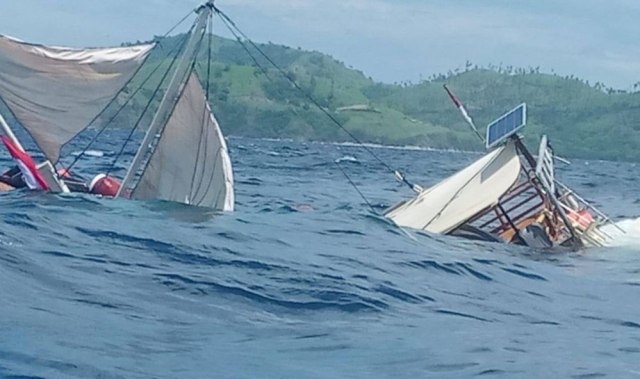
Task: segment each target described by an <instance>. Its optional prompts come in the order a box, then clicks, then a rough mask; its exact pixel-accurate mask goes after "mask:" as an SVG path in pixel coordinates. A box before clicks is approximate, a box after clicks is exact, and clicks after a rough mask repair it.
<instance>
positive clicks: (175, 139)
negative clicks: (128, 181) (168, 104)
mask: <svg viewBox="0 0 640 379" xmlns="http://www.w3.org/2000/svg"><path fill="white" fill-rule="evenodd" d="M134 169H135V168H134ZM132 197H133V198H135V199H140V200H150V199H161V200H168V201H176V202H179V203H185V204H192V205H198V206H203V207H210V208H214V209H219V210H224V211H232V210H233V204H234V194H233V172H232V170H231V159H230V158H229V153H228V151H227V144H226V142H225V140H224V137H223V136H222V132H221V131H220V127H219V126H218V123H217V121H216V120H215V118H214V117H213V114H212V113H211V108H210V107H209V104H207V102H206V99H205V95H204V90H203V89H202V86H201V85H200V81H199V80H198V77H197V76H196V75H195V74H191V76H190V77H189V80H188V82H187V84H186V87H185V88H184V91H183V92H182V94H181V96H180V98H179V100H178V103H177V104H176V107H175V109H174V111H173V113H172V114H171V117H170V118H169V121H168V122H167V125H166V126H165V127H164V130H163V132H162V136H161V137H160V140H159V141H158V144H157V146H156V148H155V150H154V152H153V154H152V155H151V158H150V159H149V162H148V163H147V166H146V168H145V170H144V172H143V174H142V176H141V177H140V180H139V181H138V184H137V185H136V187H135V189H134V190H133V193H132Z"/></svg>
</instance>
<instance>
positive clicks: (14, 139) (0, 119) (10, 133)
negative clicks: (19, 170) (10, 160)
mask: <svg viewBox="0 0 640 379" xmlns="http://www.w3.org/2000/svg"><path fill="white" fill-rule="evenodd" d="M0 124H2V129H3V130H4V134H6V135H7V137H9V138H10V139H11V142H13V144H14V145H16V147H18V148H19V149H20V150H22V151H24V148H23V147H22V144H21V143H20V141H18V138H17V137H16V135H15V134H13V130H11V128H10V127H9V124H7V121H6V120H5V119H4V117H2V114H1V113H0Z"/></svg>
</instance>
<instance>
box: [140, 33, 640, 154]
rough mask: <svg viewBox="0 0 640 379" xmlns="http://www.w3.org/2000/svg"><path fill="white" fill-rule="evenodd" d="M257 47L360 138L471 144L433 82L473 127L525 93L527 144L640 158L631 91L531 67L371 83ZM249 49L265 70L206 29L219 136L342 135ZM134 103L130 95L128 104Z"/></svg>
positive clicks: (317, 56)
mask: <svg viewBox="0 0 640 379" xmlns="http://www.w3.org/2000/svg"><path fill="white" fill-rule="evenodd" d="M179 38H181V37H173V38H169V39H165V40H164V41H163V42H162V44H161V46H162V49H158V52H157V53H156V54H155V55H154V56H152V57H151V58H150V59H149V62H148V64H147V65H146V68H145V69H146V70H150V69H151V67H154V66H155V65H156V64H157V63H158V60H159V59H161V60H163V61H165V63H164V64H168V61H169V59H168V58H167V57H168V56H170V55H171V52H172V51H175V49H174V47H175V46H176V44H177V42H178V39H179ZM259 46H260V48H261V49H263V50H264V52H265V53H266V54H267V55H268V56H270V57H271V58H272V59H273V60H274V61H275V62H276V63H277V64H278V65H279V66H280V67H282V68H283V69H284V70H285V71H286V73H287V75H288V76H290V77H291V78H292V79H294V80H295V81H296V82H297V83H298V84H299V85H300V86H301V87H302V88H303V89H304V90H305V91H306V92H308V93H309V94H311V96H312V97H313V98H314V99H316V100H317V101H318V103H320V105H321V106H322V107H324V108H325V109H326V110H328V111H329V112H331V114H332V115H334V116H335V117H336V118H337V119H338V120H339V121H340V122H341V123H342V124H343V125H344V126H345V127H346V128H347V129H348V130H349V131H350V132H351V133H353V134H354V135H355V136H357V137H358V138H359V139H361V140H362V141H366V142H373V143H380V144H391V145H420V146H429V147H436V148H456V149H465V150H481V149H482V145H481V143H480V141H479V140H478V138H477V136H475V135H474V134H473V133H472V132H471V131H470V130H469V128H468V126H467V125H466V124H465V123H464V121H463V120H462V118H461V117H460V114H459V113H458V111H457V110H456V109H455V107H454V106H453V104H452V103H451V102H450V100H449V99H448V97H447V95H446V93H445V92H444V90H443V89H442V85H443V84H445V83H446V84H448V85H449V86H450V87H451V88H452V89H453V90H454V92H455V93H456V94H457V95H458V97H460V99H462V101H463V102H464V103H465V104H466V106H467V109H468V111H469V113H470V114H471V115H472V117H473V118H474V120H475V121H476V124H477V125H478V127H479V128H480V129H481V130H482V132H483V133H484V127H485V125H486V124H487V123H489V122H490V121H492V120H493V119H495V118H497V117H498V116H500V115H501V114H502V113H504V112H505V111H508V110H510V109H511V108H513V107H514V106H516V105H518V104H519V103H521V102H526V103H527V105H528V107H529V110H528V126H527V128H525V131H524V134H525V136H526V137H527V139H528V140H529V141H528V142H529V143H531V144H532V145H530V146H534V145H535V144H536V141H537V140H538V138H539V136H540V134H542V133H546V134H548V135H549V136H550V138H551V139H552V142H553V145H554V147H555V149H556V151H557V152H558V153H559V154H561V155H564V156H569V157H581V158H592V159H614V160H633V161H639V160H640V149H639V147H640V93H625V92H620V91H613V90H606V89H605V88H604V86H603V85H601V84H600V83H597V84H596V85H589V83H588V82H584V81H582V80H579V79H576V78H573V77H570V78H568V77H560V76H557V75H550V74H542V73H539V72H538V71H537V70H535V69H529V70H524V69H515V70H514V69H512V68H508V69H502V68H491V69H482V68H474V67H471V64H467V69H465V70H460V71H458V72H450V73H448V74H447V75H434V76H433V77H432V78H430V79H429V80H426V81H423V82H422V83H419V84H393V85H392V84H381V83H376V82H374V81H373V80H372V79H371V78H367V77H366V76H365V75H364V74H363V73H362V72H360V71H358V70H355V69H351V68H348V67H346V66H345V65H344V64H343V63H342V62H339V61H337V60H335V59H333V58H331V57H329V56H327V55H324V54H321V53H319V52H309V51H303V50H300V49H292V48H289V47H285V46H280V45H274V44H271V43H269V44H261V45H259ZM252 53H253V54H254V55H255V56H256V57H257V58H258V62H259V63H260V65H261V66H263V67H265V68H266V69H267V72H268V74H269V75H268V76H265V75H264V73H263V72H262V71H261V70H260V69H259V68H258V67H257V66H256V65H255V63H254V61H253V60H252V58H251V57H250V56H249V55H248V54H247V52H246V51H245V50H244V49H243V48H242V46H241V45H240V44H239V43H237V42H236V41H231V40H227V39H223V38H219V37H214V38H213V40H212V43H211V56H212V57H213V60H214V62H215V63H214V64H213V65H212V67H211V75H210V78H211V80H210V83H209V89H210V94H211V96H210V97H211V103H212V107H213V109H214V112H215V114H216V117H217V118H218V120H219V121H220V124H221V127H222V129H223V131H224V133H225V134H226V135H235V136H251V137H273V138H290V139H297V140H322V141H351V139H350V137H349V136H348V135H347V134H346V133H344V132H343V131H341V130H340V129H339V128H338V127H337V126H336V125H335V124H334V123H333V122H332V121H331V120H330V119H329V118H328V117H326V115H324V114H322V112H320V111H319V110H318V109H317V108H316V107H315V106H314V105H313V104H312V103H311V101H309V99H307V98H306V97H305V96H304V95H303V94H301V93H300V92H299V91H298V90H297V89H296V88H294V87H293V86H292V85H291V84H290V83H289V82H288V81H287V80H286V78H284V77H283V76H282V75H281V74H280V73H279V72H278V71H277V70H275V69H274V68H273V67H271V66H270V65H269V64H268V62H266V61H265V60H264V59H262V58H261V57H260V56H259V54H258V53H257V52H255V51H252ZM207 55H208V49H207V48H206V47H205V48H203V49H201V55H200V57H199V64H198V66H197V69H198V72H199V74H200V78H202V79H204V78H206V77H207V75H206V61H207ZM145 69H143V72H142V74H144V73H145ZM147 72H148V71H147ZM141 76H142V75H141ZM204 85H205V87H206V83H205V84H204ZM145 91H146V92H147V96H149V95H150V92H149V90H145ZM142 105H143V102H142V101H140V102H139V103H137V107H136V108H138V109H139V107H141V106H142Z"/></svg>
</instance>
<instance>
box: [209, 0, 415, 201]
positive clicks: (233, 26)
mask: <svg viewBox="0 0 640 379" xmlns="http://www.w3.org/2000/svg"><path fill="white" fill-rule="evenodd" d="M213 9H214V11H215V12H216V14H217V15H218V17H220V19H221V20H222V22H223V23H224V24H225V26H226V27H227V29H229V31H230V32H231V34H233V36H234V37H235V38H236V40H237V41H238V43H240V45H241V46H242V47H243V48H244V50H245V51H247V53H249V55H250V56H251V58H252V60H253V61H254V63H255V64H256V65H258V67H260V69H261V71H262V72H263V73H265V74H266V71H265V70H264V69H263V68H262V66H261V65H260V64H259V63H258V61H257V59H255V57H254V56H253V55H252V54H251V53H250V52H249V49H248V48H247V47H246V45H245V44H244V42H243V41H242V38H244V39H245V40H246V41H248V42H249V44H251V46H252V47H253V48H254V49H255V50H256V51H257V52H258V53H260V55H261V56H262V57H263V58H264V59H266V60H267V62H269V63H270V64H271V65H272V66H273V67H274V68H275V69H276V70H278V71H279V72H280V74H281V75H282V76H283V77H284V78H286V79H287V80H288V81H289V82H290V83H291V84H292V85H293V86H294V87H295V88H296V89H297V90H298V91H299V92H300V93H302V94H303V95H304V96H305V97H306V98H307V100H309V101H310V102H311V103H312V104H313V105H315V106H316V108H318V110H320V111H321V112H322V113H324V114H325V116H327V117H328V118H329V119H330V120H331V121H332V122H333V123H334V124H335V125H336V126H338V127H339V128H340V129H342V130H343V131H344V132H345V133H346V134H347V135H349V137H351V138H352V139H353V140H354V141H355V142H356V143H357V144H358V145H360V147H361V148H362V149H364V150H365V151H367V152H368V153H369V154H371V156H372V157H373V158H375V159H376V160H377V161H378V162H379V163H380V164H381V165H382V166H383V167H385V168H386V169H387V170H388V171H389V172H391V173H392V174H393V175H394V176H395V177H397V178H398V179H400V180H401V181H402V182H403V183H405V184H406V185H407V186H409V188H411V189H412V190H414V191H416V192H418V190H419V189H420V187H419V186H416V185H414V184H413V183H411V182H409V181H408V180H407V179H406V177H405V176H404V174H402V173H401V172H400V171H399V170H397V169H393V168H392V167H391V166H390V165H389V164H387V162H385V161H384V160H382V158H380V157H379V156H378V155H377V154H376V153H374V152H373V150H372V149H371V148H369V147H368V146H366V145H365V144H364V143H363V142H362V141H361V140H360V139H359V138H358V137H356V136H355V135H354V134H353V133H351V132H350V131H349V130H348V129H347V128H346V127H345V126H344V125H342V123H341V122H340V121H338V119H336V118H335V117H334V116H333V115H332V114H331V113H330V112H329V111H328V110H326V109H325V108H324V107H323V106H322V105H320V103H319V102H318V101H317V100H316V99H315V98H314V97H313V96H312V95H311V94H310V93H309V92H307V91H305V90H304V89H303V88H302V87H301V86H300V85H299V84H298V83H297V82H296V81H295V80H294V79H293V78H291V77H290V76H289V74H288V73H287V72H286V71H285V70H284V69H282V67H280V66H279V65H278V64H276V63H275V62H274V61H273V60H272V59H271V57H269V56H268V55H267V54H266V53H265V52H264V51H263V50H262V49H261V48H260V47H259V46H258V45H257V44H256V43H254V42H253V41H252V40H251V39H250V38H249V37H248V36H247V35H246V34H245V33H244V32H243V31H242V30H241V29H240V28H239V27H238V26H237V25H236V24H235V23H234V22H233V20H231V19H230V18H229V17H228V16H227V15H226V14H225V13H224V12H222V11H221V10H220V9H219V8H217V7H216V6H215V5H214V6H213ZM240 36H242V38H240Z"/></svg>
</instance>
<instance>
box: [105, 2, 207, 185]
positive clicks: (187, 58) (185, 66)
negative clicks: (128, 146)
mask: <svg viewBox="0 0 640 379" xmlns="http://www.w3.org/2000/svg"><path fill="white" fill-rule="evenodd" d="M197 12H198V19H197V20H196V27H195V28H194V30H193V32H192V34H191V37H190V39H189V41H188V42H187V46H186V47H185V50H184V53H183V54H182V58H181V60H180V63H179V64H178V66H177V68H176V71H175V72H174V74H173V77H172V78H171V81H170V82H169V85H168V87H167V90H166V92H165V94H164V96H163V98H162V100H161V102H160V105H159V106H158V110H157V111H156V114H155V116H154V117H153V120H152V121H151V125H150V126H149V129H148V130H147V133H146V134H145V136H144V138H143V140H142V142H141V143H140V148H139V149H138V152H137V153H136V156H135V157H134V158H133V161H132V162H131V165H130V166H129V170H127V174H126V176H125V177H124V179H123V180H122V185H121V187H120V190H119V191H118V194H117V195H116V196H123V195H125V194H127V193H128V191H129V190H130V189H131V188H129V187H130V186H131V182H132V181H133V179H134V177H135V176H136V173H137V171H138V170H139V169H140V165H141V164H142V163H143V161H144V159H145V158H147V155H148V153H149V151H150V150H152V149H153V148H154V147H153V146H150V145H151V144H152V142H153V140H154V138H155V137H156V134H158V133H159V132H161V129H162V128H163V127H164V125H165V123H166V119H167V118H168V117H169V116H170V115H169V113H170V112H171V110H172V109H173V105H174V102H175V101H176V98H177V97H178V94H179V93H180V90H181V87H182V86H183V85H184V83H185V82H186V80H187V79H188V73H189V71H190V70H189V67H190V66H191V61H192V60H193V58H194V56H195V55H196V54H197V51H196V49H197V47H198V46H199V43H198V41H199V39H200V37H202V36H204V33H205V31H206V26H207V20H208V18H209V15H210V14H211V4H210V3H207V4H205V5H203V6H201V7H200V8H198V9H197Z"/></svg>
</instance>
